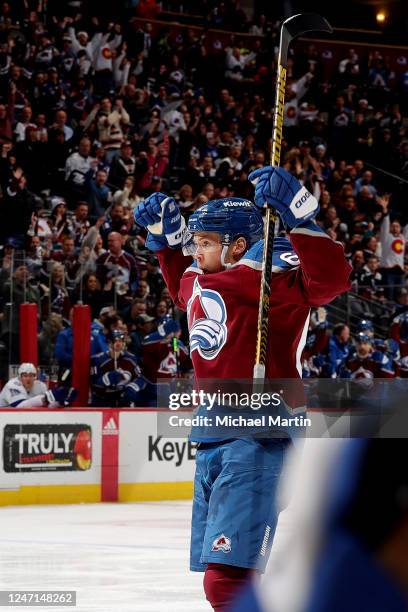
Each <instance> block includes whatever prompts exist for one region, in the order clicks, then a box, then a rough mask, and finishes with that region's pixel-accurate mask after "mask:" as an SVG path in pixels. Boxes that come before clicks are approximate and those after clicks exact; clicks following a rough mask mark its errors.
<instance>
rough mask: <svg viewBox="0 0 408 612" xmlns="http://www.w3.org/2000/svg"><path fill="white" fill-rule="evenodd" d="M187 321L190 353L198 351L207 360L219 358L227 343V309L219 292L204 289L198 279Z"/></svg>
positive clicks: (189, 302)
mask: <svg viewBox="0 0 408 612" xmlns="http://www.w3.org/2000/svg"><path fill="white" fill-rule="evenodd" d="M187 319H188V327H189V330H190V352H191V353H193V351H197V352H198V354H199V355H200V356H201V357H202V358H203V359H207V360H211V359H214V358H215V357H217V355H218V354H219V352H220V351H221V349H222V347H223V346H224V344H225V343H226V341H227V326H226V321H227V309H226V307H225V303H224V300H223V299H222V297H221V295H220V294H219V293H218V291H213V290H212V289H203V288H202V287H201V285H200V283H199V282H198V278H196V279H195V281H194V286H193V293H192V294H191V298H190V299H189V301H188V304H187Z"/></svg>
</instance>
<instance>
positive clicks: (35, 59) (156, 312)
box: [0, 0, 408, 379]
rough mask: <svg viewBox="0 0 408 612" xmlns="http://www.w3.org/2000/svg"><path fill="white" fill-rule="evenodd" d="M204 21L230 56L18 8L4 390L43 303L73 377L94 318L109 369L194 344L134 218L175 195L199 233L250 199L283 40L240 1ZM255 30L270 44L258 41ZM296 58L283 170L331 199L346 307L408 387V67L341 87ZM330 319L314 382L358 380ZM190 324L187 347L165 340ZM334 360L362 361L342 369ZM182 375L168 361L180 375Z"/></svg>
mask: <svg viewBox="0 0 408 612" xmlns="http://www.w3.org/2000/svg"><path fill="white" fill-rule="evenodd" d="M131 4H132V3H129V5H131ZM201 4H205V6H206V7H208V9H209V10H208V15H209V20H210V25H211V26H215V27H223V28H224V29H231V30H232V31H234V32H235V34H231V36H230V37H229V42H228V43H224V42H221V41H220V40H216V41H215V42H213V43H211V45H209V44H207V42H206V35H205V34H202V33H198V32H196V31H195V30H194V29H192V28H188V27H186V28H184V29H181V30H179V31H178V32H177V33H175V32H173V31H172V28H170V27H157V25H156V26H154V24H152V23H151V22H149V21H147V20H146V19H151V20H154V18H155V17H156V16H157V14H158V10H159V7H158V6H157V4H156V2H155V1H154V0H140V2H139V3H138V5H137V7H136V8H135V9H133V8H128V9H126V10H127V12H126V10H125V9H124V8H123V7H121V9H123V10H121V11H118V14H123V15H125V17H124V18H121V19H120V20H119V21H115V20H114V19H112V21H108V19H106V18H104V17H103V16H101V15H99V14H98V15H97V14H96V11H94V12H87V11H86V10H82V11H80V12H76V9H75V7H74V8H73V7H72V6H70V7H68V8H67V10H66V11H63V10H62V8H61V7H62V6H65V3H61V6H59V8H58V10H55V12H52V11H50V10H48V11H47V12H46V11H45V6H46V3H45V5H43V4H42V2H41V1H39V2H31V1H29V0H26V1H22V2H21V3H20V2H16V3H8V2H2V3H1V6H0V246H1V251H0V298H1V302H0V310H1V314H0V318H1V320H0V325H1V333H0V341H1V345H0V359H1V363H2V368H1V377H2V378H3V379H4V378H7V366H8V364H9V363H18V334H19V321H18V305H19V304H21V303H22V302H25V301H29V302H35V303H37V304H38V307H39V348H40V363H41V364H42V365H53V364H54V365H55V364H57V365H58V366H59V367H60V369H61V368H64V367H65V366H66V365H67V364H68V363H69V361H70V358H71V357H70V352H69V351H70V350H71V351H72V338H71V339H70V334H71V335H72V332H71V328H70V316H71V315H70V313H71V312H72V306H73V305H74V304H76V303H77V302H78V301H81V302H82V303H84V304H89V305H90V308H91V311H92V318H93V320H94V323H93V332H92V334H93V336H92V343H93V352H94V354H96V352H97V351H100V350H102V351H103V350H105V351H106V350H108V345H107V340H106V338H108V336H109V333H110V332H111V331H112V330H114V329H116V330H118V329H119V330H121V331H122V332H124V333H125V334H126V337H127V349H128V350H129V352H130V353H132V354H133V355H134V356H135V359H136V361H137V363H138V364H139V366H141V368H142V372H143V367H144V365H143V357H144V349H145V345H146V343H145V342H144V338H145V337H146V336H149V335H150V334H155V333H157V330H158V329H159V330H160V329H161V331H162V336H161V337H162V339H163V338H164V340H165V341H169V339H170V336H174V335H176V336H177V337H179V338H181V341H180V344H181V345H182V344H183V342H184V343H185V344H188V337H187V332H186V323H185V320H184V318H183V314H182V313H181V312H179V311H178V310H177V309H176V308H175V307H174V305H173V304H172V301H171V299H170V297H169V293H168V291H167V289H166V288H165V286H164V282H163V279H162V276H161V273H160V269H159V266H158V260H157V259H156V258H155V257H154V256H153V255H151V254H149V252H148V251H147V250H146V248H145V231H144V230H143V228H141V227H138V226H137V225H136V224H135V222H134V220H133V214H132V211H133V209H134V207H136V206H137V205H138V204H139V203H140V202H142V201H143V199H144V198H145V197H146V196H148V195H149V194H150V193H152V192H155V191H163V192H165V193H170V194H172V195H173V196H174V197H175V199H176V201H177V203H178V206H179V207H180V209H181V211H182V214H183V215H185V217H186V218H188V216H189V215H190V214H191V213H192V212H193V211H194V210H196V209H197V208H198V207H200V206H201V205H202V204H203V203H205V202H207V201H208V200H209V199H212V198H217V197H226V196H232V195H234V196H237V197H248V198H251V196H252V193H253V187H252V185H251V184H250V183H249V182H248V180H247V177H248V174H249V173H250V172H251V171H252V170H254V169H255V168H258V167H261V166H263V165H265V164H267V163H268V160H269V157H270V150H271V128H272V110H271V109H272V105H273V96H274V86H273V83H274V79H275V69H276V40H277V32H278V25H279V24H278V23H269V22H267V21H266V19H265V18H264V17H263V16H262V15H261V16H257V17H256V18H255V19H254V21H252V22H251V21H250V20H249V19H248V18H247V17H246V15H245V14H244V13H243V12H242V11H241V9H240V8H239V4H238V3H236V2H234V3H228V2H225V3H215V4H211V3H207V2H205V1H204V0H203V2H202V3H201ZM202 14H203V13H202ZM204 14H207V13H204ZM135 16H136V17H143V18H145V20H143V21H140V20H139V21H134V20H133V17H135ZM242 31H246V32H249V33H250V34H252V35H253V36H252V37H246V38H245V40H241V39H240V37H239V32H242ZM327 48H328V49H329V44H328V47H327ZM294 49H295V50H294V52H293V53H292V55H291V56H290V58H289V66H288V73H287V93H286V104H285V113H284V144H283V154H282V163H283V166H284V167H285V168H286V169H288V170H289V171H291V172H292V173H293V174H294V175H296V177H297V178H299V179H300V180H301V181H302V182H303V183H304V184H305V186H306V187H307V188H308V189H309V190H310V191H312V192H313V193H314V194H315V195H316V197H317V198H318V199H319V203H320V213H319V216H318V223H319V224H320V225H321V226H322V227H323V228H324V229H325V231H326V232H327V233H328V235H329V236H331V237H332V238H334V239H335V240H339V241H341V242H343V244H344V246H345V252H346V256H347V258H348V259H349V260H350V262H351V264H352V266H353V270H354V271H353V296H354V297H353V299H351V302H350V303H349V305H348V307H349V308H350V309H351V313H352V315H353V316H355V317H357V318H360V319H361V318H364V319H367V320H368V321H370V320H371V321H373V322H374V323H375V324H376V323H377V322H378V320H380V319H381V320H382V322H383V323H384V327H385V328H388V330H392V333H391V335H390V336H389V338H390V339H392V340H393V341H395V342H396V343H397V344H396V345H393V347H394V349H395V350H396V351H397V349H398V350H399V351H400V353H401V355H402V357H401V355H400V356H398V355H397V354H396V355H394V357H393V358H392V359H391V355H389V356H388V357H387V359H388V358H389V360H390V363H391V366H390V367H391V370H392V371H393V372H394V373H397V374H400V373H401V367H400V366H398V367H397V366H396V365H395V364H397V362H398V359H399V358H400V357H401V359H402V358H403V357H405V355H403V354H402V352H401V346H402V345H403V344H404V343H406V342H407V343H408V314H405V313H408V291H407V288H408V285H407V272H408V263H407V260H406V257H405V249H406V241H407V237H408V225H407V221H408V214H407V208H406V198H407V196H408V190H407V188H406V184H407V182H408V133H407V122H406V116H404V115H406V114H407V113H406V110H407V107H408V105H407V96H408V54H407V57H405V62H404V61H403V57H402V56H401V58H400V60H399V63H398V65H397V66H393V65H391V63H390V61H389V58H387V55H386V53H385V52H383V50H381V51H380V50H373V49H370V48H368V47H367V48H366V47H358V48H357V49H349V50H346V47H345V48H344V57H343V58H342V60H341V61H340V62H338V63H336V64H334V65H332V66H331V69H330V70H329V71H328V70H327V62H326V60H327V57H326V55H325V53H327V51H322V50H321V49H320V50H319V49H318V48H317V47H316V46H315V45H313V44H310V45H303V46H302V47H294ZM391 175H392V176H391ZM396 177H397V178H396ZM398 177H399V179H400V180H399V179H398ZM385 306H387V308H388V309H385V308H384V307H385ZM320 315H321V312H320ZM320 315H319V314H318V313H317V314H315V316H314V317H312V321H313V323H312V326H313V329H312V328H311V330H310V336H309V341H308V346H307V348H306V353H305V360H304V361H305V364H306V362H307V363H308V366H307V367H306V371H307V375H317V376H331V377H333V376H335V375H341V373H342V372H343V370H344V368H345V367H346V369H349V370H350V368H349V367H348V368H347V359H349V358H350V356H352V355H353V354H357V355H358V351H357V353H353V351H352V350H351V349H350V352H347V351H346V349H344V347H342V345H347V346H348V345H349V337H348V336H349V333H350V329H349V327H348V326H346V325H345V318H344V321H343V323H341V324H340V327H339V325H337V327H334V329H333V322H332V321H331V320H330V309H329V317H328V319H327V320H326V321H325V322H323V321H320V320H319V316H320ZM405 316H406V317H407V320H406V319H405ZM344 317H345V315H344ZM396 317H397V318H396ZM398 317H399V318H398ZM172 320H176V321H177V322H178V325H179V326H180V328H179V327H177V328H173V327H172V326H171V325H170V328H171V330H172V331H171V332H169V334H166V333H164V332H163V329H162V327H161V326H162V325H163V324H164V323H166V324H168V323H169V322H170V321H172ZM341 326H342V327H341ZM319 327H320V328H324V342H323V341H321V342H320V340H319V334H317V333H316V332H317V331H318V330H319ZM170 328H169V329H170ZM329 331H330V334H329ZM351 331H352V333H353V334H354V335H355V334H356V333H357V334H358V330H357V329H356V328H355V326H354V327H353V326H352V330H351ZM163 333H164V336H163ZM100 334H102V336H101V337H100V338H99V340H98V338H97V337H98V335H100ZM366 335H367V334H366ZM386 336H387V334H383V338H382V342H383V344H382V345H381V347H379V345H378V346H377V347H376V346H374V339H372V338H368V340H367V338H365V340H366V344H367V345H368V346H369V347H371V348H369V349H367V350H369V352H370V355H372V354H373V353H374V352H376V351H377V352H378V351H380V352H382V354H383V355H386V353H387V351H388V348H387V347H388V345H387V344H386V340H387V337H386ZM316 338H317V340H316ZM357 339H358V340H361V338H357ZM100 341H101V342H100ZM316 341H317V344H318V345H319V346H316V345H314V343H315V342H316ZM70 342H71V344H70ZM319 342H320V344H319ZM336 343H337V344H336ZM147 344H148V343H147ZM334 344H336V347H337V345H338V346H340V349H338V350H339V353H341V351H343V349H344V355H343V357H344V359H342V360H341V361H342V363H341V364H340V363H338V361H339V359H340V358H336V359H334V357H333V355H334V353H335V351H334V352H333V350H332V348H333V345H334ZM360 344H361V343H360ZM397 345H398V346H397ZM407 345H408V344H407ZM358 346H360V345H358ZM337 348H338V347H337ZM337 348H336V350H337ZM169 350H170V349H169ZM183 350H184V349H183ZM170 352H171V351H170ZM360 352H361V353H363V352H364V351H363V350H361V351H360ZM322 355H323V357H321V356H322ZM315 358H316V359H315ZM176 361H177V360H176ZM176 361H174V360H173V361H172V362H171V363H170V362H167V366H166V367H168V373H170V375H175V374H176V365H177V368H178V367H179V365H180V364H179V363H177V364H176ZM323 361H324V363H323ZM319 363H320V365H319ZM316 364H317V365H316ZM376 364H377V362H376ZM349 365H350V364H349ZM159 367H160V364H159ZM375 367H376V368H377V365H376V366H375ZM342 368H343V369H342ZM387 368H388V365H387ZM188 370H189V366H188V364H186V363H185V364H184V370H183V371H185V372H188ZM350 371H351V370H350ZM380 371H382V370H381V367H380V366H378V368H377V370H376V372H377V374H376V375H378V372H380ZM152 376H153V374H150V377H152Z"/></svg>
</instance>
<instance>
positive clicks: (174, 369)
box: [142, 315, 191, 383]
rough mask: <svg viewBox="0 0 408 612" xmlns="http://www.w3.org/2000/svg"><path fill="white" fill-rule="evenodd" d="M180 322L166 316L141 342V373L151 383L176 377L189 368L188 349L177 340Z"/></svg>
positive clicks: (179, 332) (179, 333)
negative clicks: (155, 329)
mask: <svg viewBox="0 0 408 612" xmlns="http://www.w3.org/2000/svg"><path fill="white" fill-rule="evenodd" d="M180 335H181V328H180V324H179V323H178V322H177V321H175V320H174V319H172V318H171V317H170V316H168V315H167V316H166V317H165V318H164V320H163V321H161V322H160V324H159V325H158V327H157V331H155V332H152V333H151V334H148V335H147V336H145V338H144V339H143V342H142V351H143V352H142V360H143V375H144V376H145V378H147V380H148V381H150V382H151V383H156V381H157V379H158V378H159V379H161V378H176V377H177V376H181V375H183V374H186V373H187V372H188V371H189V370H191V361H190V358H189V356H188V350H187V348H186V347H185V346H184V344H183V343H182V342H181V341H180V340H179V337H180Z"/></svg>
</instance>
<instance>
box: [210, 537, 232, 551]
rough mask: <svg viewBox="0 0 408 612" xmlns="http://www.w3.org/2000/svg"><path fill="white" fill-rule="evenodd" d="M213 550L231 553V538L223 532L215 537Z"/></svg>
mask: <svg viewBox="0 0 408 612" xmlns="http://www.w3.org/2000/svg"><path fill="white" fill-rule="evenodd" d="M211 550H212V551H214V552H217V551H219V550H222V552H223V553H229V552H231V540H230V539H229V538H227V536H225V535H224V534H223V533H222V534H221V535H220V536H219V537H218V538H215V540H214V542H213V545H212V548H211Z"/></svg>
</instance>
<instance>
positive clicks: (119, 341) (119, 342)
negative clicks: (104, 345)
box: [112, 338, 125, 353]
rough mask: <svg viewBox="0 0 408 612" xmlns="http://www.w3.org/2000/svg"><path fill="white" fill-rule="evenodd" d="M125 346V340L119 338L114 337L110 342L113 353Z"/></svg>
mask: <svg viewBox="0 0 408 612" xmlns="http://www.w3.org/2000/svg"><path fill="white" fill-rule="evenodd" d="M124 348H125V342H124V340H122V339H121V338H116V339H115V341H114V342H112V350H113V352H114V353H121V352H122V351H123V350H124Z"/></svg>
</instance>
